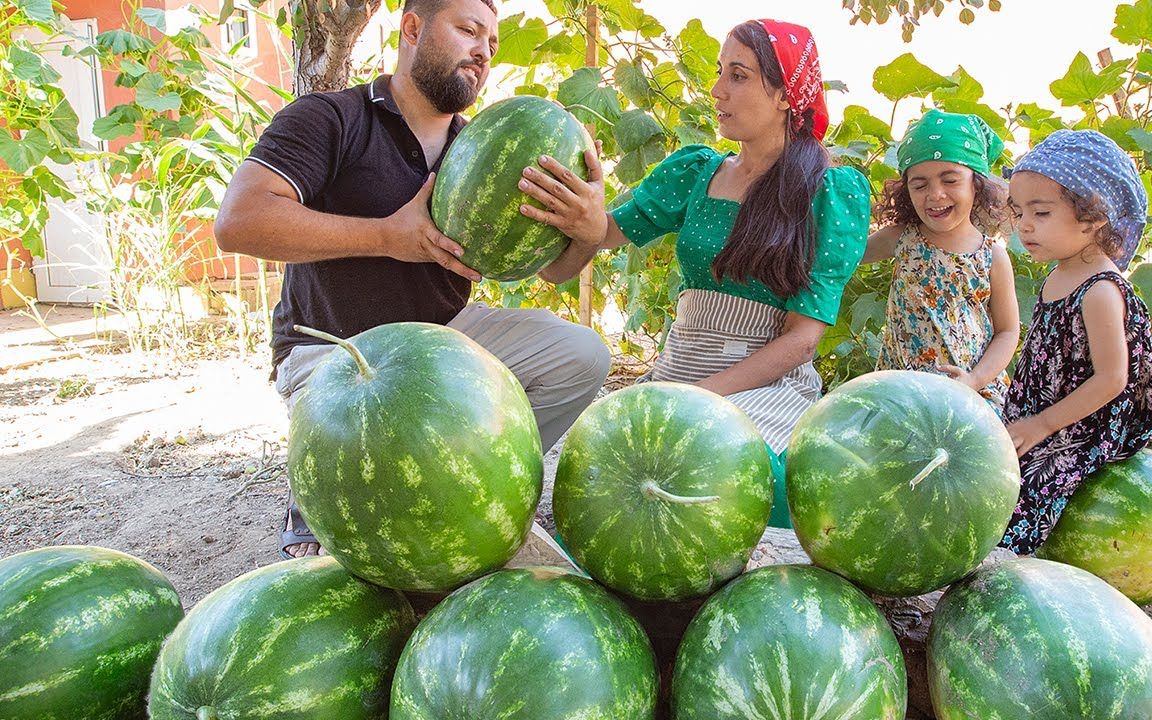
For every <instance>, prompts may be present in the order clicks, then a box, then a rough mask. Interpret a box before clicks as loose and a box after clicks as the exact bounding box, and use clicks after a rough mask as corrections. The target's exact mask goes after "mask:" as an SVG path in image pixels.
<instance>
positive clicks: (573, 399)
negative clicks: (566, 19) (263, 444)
mask: <svg viewBox="0 0 1152 720" xmlns="http://www.w3.org/2000/svg"><path fill="white" fill-rule="evenodd" d="M497 43H498V39H497V20H496V8H495V5H494V2H493V0H407V1H406V2H405V4H404V8H403V16H402V17H401V20H400V48H399V60H398V63H397V67H396V71H395V73H393V74H392V75H382V76H380V77H378V78H376V80H374V81H373V82H371V83H369V84H366V85H360V86H357V87H353V88H349V89H347V90H342V91H339V92H331V93H312V94H310V95H306V96H304V97H301V98H299V99H297V100H296V101H295V102H293V103H291V104H290V105H288V106H287V107H285V108H284V109H283V110H281V111H280V112H279V113H278V114H277V115H276V117H275V118H274V119H273V120H272V122H271V124H270V125H269V126H268V128H267V129H266V130H265V131H264V133H263V135H262V136H261V137H260V140H259V142H258V143H257V145H256V147H255V148H254V149H253V151H252V154H251V155H250V156H249V157H248V158H247V162H244V163H242V164H241V166H240V168H239V169H238V170H237V172H236V175H235V176H234V177H233V179H232V182H231V183H230V184H229V186H228V191H227V193H226V194H225V196H224V200H223V202H222V203H221V205H220V213H219V215H218V217H217V219H216V225H215V232H216V240H217V244H218V245H219V246H220V248H221V249H222V250H225V251H228V252H240V253H245V254H247V255H253V256H256V257H261V258H265V259H267V260H276V261H281V262H284V263H286V267H285V272H284V285H283V290H282V292H281V295H280V302H279V303H278V304H277V305H276V309H275V311H274V313H273V336H272V364H273V368H274V370H273V378H274V379H275V382H276V389H277V391H278V392H279V393H280V395H281V397H283V398H284V401H285V404H286V405H287V406H288V409H289V411H291V409H292V405H293V402H294V398H295V397H296V396H297V393H299V392H300V390H301V389H302V388H303V387H304V386H305V385H306V384H307V381H308V376H309V375H310V374H311V373H312V370H313V369H315V367H316V365H317V364H318V363H319V362H320V361H321V360H322V359H323V358H324V357H325V356H326V355H327V354H328V353H329V352H331V348H332V346H331V345H326V344H319V343H320V341H318V340H316V339H315V338H312V337H310V336H307V335H303V334H300V333H298V332H296V331H294V330H293V325H297V324H299V325H305V326H308V327H311V328H315V329H317V330H323V331H325V332H328V333H330V334H333V335H336V336H339V337H344V338H347V337H351V336H352V335H356V334H357V333H360V332H363V331H365V330H368V329H369V328H372V327H375V326H377V325H382V324H385V323H392V322H405V321H419V322H431V323H438V324H441V325H447V326H448V327H451V328H455V329H456V330H459V331H461V332H463V333H464V334H466V335H468V336H469V337H471V338H472V339H473V340H475V341H476V342H478V343H480V344H481V345H482V346H484V347H485V348H487V349H488V350H489V351H490V352H492V353H493V354H494V355H495V356H496V357H498V358H499V359H500V360H501V361H502V362H503V363H504V364H505V365H507V366H508V367H509V368H510V369H511V370H512V372H513V373H514V374H515V375H516V377H517V379H518V380H519V381H520V383H521V384H522V385H523V386H524V390H525V391H526V393H527V395H528V399H529V400H530V401H531V403H532V409H533V411H534V412H535V415H536V421H537V425H538V426H539V429H540V436H541V440H542V444H543V447H544V448H545V450H547V449H548V448H550V447H551V446H552V445H553V444H554V443H555V442H556V440H557V439H558V438H559V437H560V436H561V435H562V434H563V433H564V431H565V430H567V428H568V426H569V425H571V424H572V422H573V421H574V420H575V419H576V417H577V416H578V415H579V414H580V412H581V411H583V409H584V408H585V407H587V405H588V404H589V403H590V402H591V401H592V399H593V398H594V397H595V396H596V392H597V391H598V390H599V388H600V387H601V385H602V384H603V381H604V378H605V376H606V375H607V373H608V365H609V355H608V351H607V349H606V348H605V346H604V344H603V342H602V341H601V340H600V338H599V336H598V335H597V334H596V333H595V332H593V331H592V330H590V329H588V328H584V327H580V326H578V325H574V324H572V323H569V322H566V321H563V320H561V319H559V318H557V317H556V316H554V315H552V314H551V313H549V312H547V311H544V310H507V309H499V308H490V307H487V306H485V305H483V304H468V296H469V294H470V292H471V288H472V283H473V282H476V281H479V280H480V276H479V275H478V274H477V273H476V272H475V271H474V270H472V269H471V268H468V267H465V266H464V265H463V264H461V263H460V261H459V260H458V257H459V255H460V254H461V253H462V252H463V250H462V248H461V247H460V246H459V245H458V244H456V243H455V242H454V241H453V240H452V239H451V238H448V237H445V236H444V235H442V234H441V233H440V232H439V231H438V230H437V229H436V226H435V224H433V222H432V219H431V217H430V215H429V211H428V201H429V198H430V196H431V194H432V187H433V184H434V182H435V171H436V170H437V169H438V168H439V166H440V161H441V159H442V158H443V155H444V151H445V149H446V148H447V147H448V145H449V144H450V143H451V142H452V140H453V138H455V137H456V134H457V133H459V132H460V129H461V128H462V127H463V126H464V120H463V118H461V116H460V115H459V113H460V112H461V111H463V110H465V109H467V108H469V107H471V105H472V104H473V103H474V102H475V101H476V97H477V95H478V94H479V92H480V90H481V88H482V87H483V86H484V82H485V80H487V78H488V71H489V66H490V62H491V59H492V56H493V54H495V52H496V48H497ZM318 552H321V548H320V546H319V545H318V544H317V543H316V539H315V537H313V536H312V534H311V533H310V532H309V530H308V528H307V526H306V525H305V523H304V520H303V518H302V517H301V516H300V514H299V512H298V510H297V508H296V507H295V505H294V504H292V503H289V509H288V513H287V518H286V522H285V530H284V532H283V534H282V537H281V554H282V555H284V556H285V557H300V556H303V555H312V554H316V553H318Z"/></svg>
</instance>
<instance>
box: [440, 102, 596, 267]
mask: <svg viewBox="0 0 1152 720" xmlns="http://www.w3.org/2000/svg"><path fill="white" fill-rule="evenodd" d="M591 149H593V144H592V138H591V137H589V135H588V132H587V131H586V130H584V127H583V126H582V125H581V124H580V121H579V120H577V119H576V118H574V117H572V115H571V113H569V112H568V111H567V110H565V109H564V108H562V107H560V106H559V105H557V104H556V103H553V102H551V101H550V100H545V99H544V98H540V97H535V96H533V95H523V96H520V97H514V98H509V99H507V100H501V101H500V102H497V103H495V104H493V105H491V106H489V107H487V108H485V109H484V110H482V111H480V112H479V113H478V114H477V115H476V117H475V118H474V119H473V120H472V122H470V123H468V125H467V126H466V127H465V128H464V129H463V130H461V131H460V134H459V135H457V136H456V139H455V140H453V141H452V144H451V145H450V146H449V147H448V152H447V154H445V156H444V162H443V164H442V165H441V167H440V173H439V174H438V175H437V176H436V187H435V188H434V189H433V190H432V218H433V220H434V221H435V222H436V226H437V227H438V228H440V232H442V233H444V234H445V235H447V236H448V237H450V238H452V239H453V240H455V241H456V242H458V243H459V244H460V246H461V247H463V248H464V255H462V256H461V258H460V260H461V262H463V263H464V264H465V265H467V266H468V267H470V268H472V269H473V270H476V271H477V272H479V273H480V274H481V275H483V276H484V277H487V278H492V279H493V280H521V279H523V278H526V277H528V276H529V275H532V274H533V273H535V272H536V271H538V270H540V268H542V267H544V266H545V265H547V264H548V263H550V262H552V261H553V260H555V259H556V257H557V256H558V255H560V253H561V252H563V250H564V248H565V247H567V245H568V238H567V237H565V236H564V234H563V233H562V232H560V231H559V230H557V229H556V228H554V227H552V226H550V225H545V224H544V223H540V222H536V221H535V220H530V219H528V218H527V217H525V216H524V215H522V214H521V213H520V206H521V205H523V204H526V203H527V204H531V205H536V206H537V207H540V204H539V203H538V202H536V201H535V200H534V199H532V198H530V197H529V196H527V195H525V194H524V193H523V192H521V190H520V188H519V187H517V183H518V181H519V180H520V173H521V172H522V171H523V170H524V168H526V167H529V166H536V165H537V163H538V162H539V160H540V156H541V155H550V156H552V157H554V158H556V160H558V161H560V163H562V164H563V165H565V166H566V167H568V168H569V169H571V170H572V171H573V172H574V173H576V174H577V175H579V176H580V177H582V178H586V177H587V175H588V168H587V166H586V165H585V163H584V151H585V150H591Z"/></svg>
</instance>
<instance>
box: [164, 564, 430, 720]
mask: <svg viewBox="0 0 1152 720" xmlns="http://www.w3.org/2000/svg"><path fill="white" fill-rule="evenodd" d="M415 625H416V618H415V615H414V614H413V612H412V607H411V606H410V605H409V604H408V601H407V600H406V599H405V598H404V596H403V595H401V594H400V593H399V592H397V591H395V590H387V589H385V588H380V587H376V586H375V585H370V584H368V583H366V582H364V581H362V580H359V579H357V578H355V577H353V576H352V575H350V574H349V573H348V572H347V571H346V570H344V569H343V568H341V567H340V565H339V564H338V563H337V562H336V561H335V560H334V559H333V558H331V557H310V558H301V559H298V560H286V561H284V562H279V563H275V564H273V565H267V566H265V567H262V568H259V569H258V570H253V571H252V572H250V573H248V574H246V575H241V576H240V577H238V578H236V579H235V580H233V581H231V582H229V583H228V584H226V585H224V586H223V587H220V588H218V589H217V590H215V591H214V592H212V593H211V594H210V595H208V596H207V597H206V598H204V599H203V600H201V601H200V603H199V604H197V605H196V607H194V608H193V609H192V611H191V612H189V613H188V617H186V618H184V620H183V622H181V623H180V625H179V626H178V627H177V628H176V631H175V632H174V633H172V635H171V637H169V638H168V641H167V642H165V643H164V649H163V651H162V652H161V653H160V658H159V660H158V662H157V663H156V670H155V673H154V674H153V677H152V690H151V693H150V695H149V702H148V711H149V714H150V717H151V719H152V720H231V719H232V718H244V720H258V718H275V719H276V720H314V719H316V718H337V719H338V720H369V719H370V718H371V719H372V720H375V719H376V718H380V717H384V716H386V713H387V710H388V696H389V692H390V691H391V679H392V672H393V670H394V669H395V667H396V660H397V658H399V657H400V651H401V650H402V649H403V648H404V642H405V641H406V640H407V639H408V636H409V635H410V634H411V632H412V629H413V627H415Z"/></svg>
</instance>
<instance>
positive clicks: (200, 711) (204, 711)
mask: <svg viewBox="0 0 1152 720" xmlns="http://www.w3.org/2000/svg"><path fill="white" fill-rule="evenodd" d="M219 717H220V716H219V715H217V714H216V708H214V707H212V706H211V705H205V706H204V707H202V708H197V709H196V720H217V718H219Z"/></svg>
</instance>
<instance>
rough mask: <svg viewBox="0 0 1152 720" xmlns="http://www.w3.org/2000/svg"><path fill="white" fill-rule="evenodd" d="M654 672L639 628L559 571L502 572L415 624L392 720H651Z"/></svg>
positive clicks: (612, 602)
mask: <svg viewBox="0 0 1152 720" xmlns="http://www.w3.org/2000/svg"><path fill="white" fill-rule="evenodd" d="M655 708H656V666H655V661H654V659H653V655H652V648H651V646H650V645H649V643H648V638H647V636H646V635H645V634H644V630H643V629H642V628H641V627H640V625H639V623H637V622H636V620H634V619H633V618H632V616H631V615H629V614H628V611H627V610H626V609H625V608H624V606H623V605H622V604H621V603H620V601H619V600H617V599H615V598H613V597H612V596H610V595H609V594H608V593H606V592H605V591H604V590H603V589H602V588H600V587H598V586H597V585H596V584H595V583H593V582H592V581H590V580H587V579H585V578H582V577H579V576H577V575H574V574H571V573H569V572H566V571H564V570H561V569H559V568H529V569H524V570H501V571H500V572H497V573H493V574H492V575H489V576H487V577H484V578H481V579H479V580H476V581H475V582H473V583H471V584H470V585H467V586H465V587H463V588H460V589H459V590H457V591H456V592H454V593H453V594H452V595H449V596H448V598H446V599H445V600H444V601H443V602H441V603H440V604H439V605H437V606H436V607H435V608H434V609H433V610H432V612H430V613H429V614H428V616H427V617H425V618H424V620H422V621H421V622H420V625H419V626H417V628H416V632H414V633H413V634H412V638H411V639H410V640H409V641H408V644H407V645H406V646H405V647H404V654H403V655H401V657H400V664H399V666H398V667H397V668H396V679H395V682H394V683H393V686H392V706H391V715H390V718H391V720H577V719H579V720H652V718H653V717H654V713H655Z"/></svg>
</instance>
